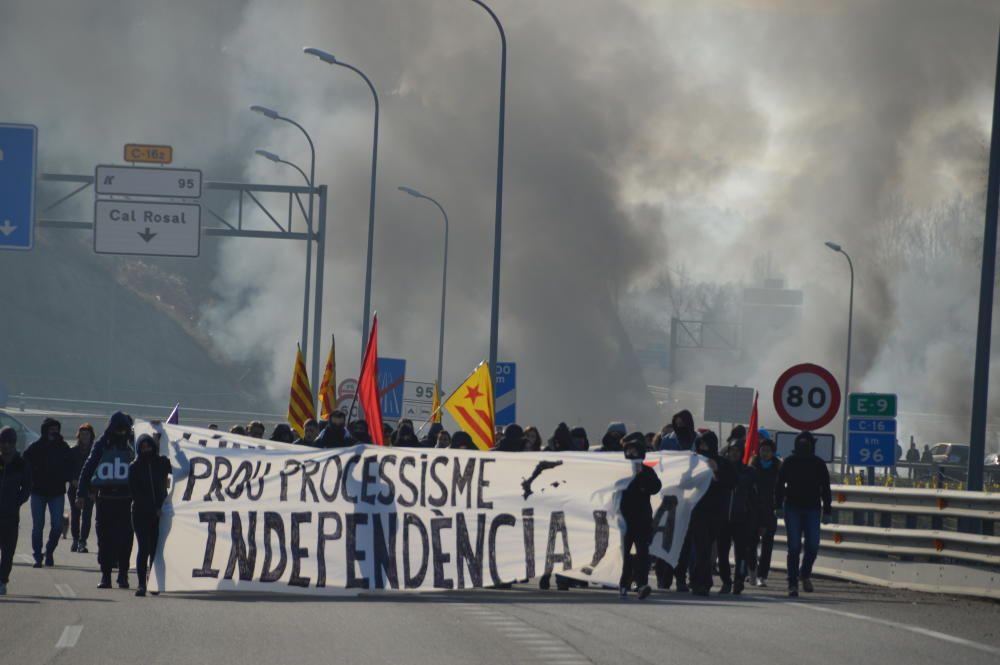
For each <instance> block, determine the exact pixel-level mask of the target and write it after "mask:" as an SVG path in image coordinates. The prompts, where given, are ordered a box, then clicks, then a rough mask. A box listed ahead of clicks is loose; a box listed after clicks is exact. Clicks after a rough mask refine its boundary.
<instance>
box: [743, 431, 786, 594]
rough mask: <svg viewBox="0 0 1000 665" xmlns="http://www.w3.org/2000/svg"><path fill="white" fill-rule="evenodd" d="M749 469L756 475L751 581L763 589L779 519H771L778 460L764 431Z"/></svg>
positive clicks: (768, 570) (779, 463)
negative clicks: (755, 519) (755, 522)
mask: <svg viewBox="0 0 1000 665" xmlns="http://www.w3.org/2000/svg"><path fill="white" fill-rule="evenodd" d="M750 466H751V468H753V470H754V471H755V472H756V474H757V527H756V528H755V529H754V531H753V542H752V545H751V550H752V553H753V555H754V556H753V558H752V559H751V560H750V561H751V563H755V564H756V565H755V566H754V568H755V570H754V571H753V574H752V575H751V577H750V580H751V583H754V584H756V585H757V586H759V587H766V586H767V576H768V574H769V573H770V572H771V552H772V551H774V534H775V533H776V532H777V530H778V519H777V518H776V517H775V516H774V509H775V505H774V486H775V485H776V484H777V482H778V469H780V468H781V459H780V458H779V457H778V456H777V455H776V454H775V446H774V441H772V440H771V437H770V436H768V433H767V431H765V430H761V435H760V448H759V449H758V451H757V454H756V455H754V457H753V459H751V460H750ZM758 548H759V553H758Z"/></svg>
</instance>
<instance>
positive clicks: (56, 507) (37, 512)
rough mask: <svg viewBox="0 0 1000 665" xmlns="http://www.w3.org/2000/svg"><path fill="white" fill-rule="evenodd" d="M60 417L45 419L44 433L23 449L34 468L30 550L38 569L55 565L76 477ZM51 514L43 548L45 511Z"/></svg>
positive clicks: (71, 454) (43, 422) (32, 469)
mask: <svg viewBox="0 0 1000 665" xmlns="http://www.w3.org/2000/svg"><path fill="white" fill-rule="evenodd" d="M61 429H62V427H61V425H60V424H59V421H58V420H54V419H52V418H46V419H45V420H44V421H42V435H41V438H39V439H38V441H35V442H34V443H32V444H31V445H30V446H28V449H27V450H25V451H24V461H25V462H27V463H28V466H29V467H30V468H31V482H32V486H31V549H32V551H33V553H34V557H35V568H41V567H42V561H43V559H42V557H43V554H44V561H45V565H46V566H48V567H52V566H54V565H55V561H53V553H54V552H55V550H56V545H58V544H59V536H60V534H62V523H63V508H64V507H65V506H66V485H67V483H69V481H70V479H71V478H72V477H73V453H72V451H71V450H70V447H69V444H68V443H66V441H65V440H64V439H63V438H62V433H61ZM46 510H47V511H48V513H49V522H50V530H49V537H48V539H47V540H46V542H45V548H44V550H43V549H42V536H43V532H44V531H45V512H46Z"/></svg>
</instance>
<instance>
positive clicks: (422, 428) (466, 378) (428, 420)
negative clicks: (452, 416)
mask: <svg viewBox="0 0 1000 665" xmlns="http://www.w3.org/2000/svg"><path fill="white" fill-rule="evenodd" d="M485 364H487V363H486V361H485V360H483V361H481V362H480V363H479V364H478V365H476V368H475V369H474V370H472V371H471V372H469V374H468V375H467V376H466V377H465V378H464V379H462V382H461V383H459V384H458V387H457V388H455V389H454V390H453V391H451V394H450V395H448V397H446V398H445V399H443V400H441V404H440V405H439V406H438V408H437V410H435V411H434V413H432V414H431V416H430V418H428V419H427V420H425V421H424V424H423V425H421V426H420V429H418V430H417V434H420V433H421V432H423V431H424V428H425V427H427V424H428V423H429V422H430V421H431V420H432V419H433V418H434V415H435V414H436V413H438V412H439V411H441V409H443V408H444V405H445V402H447V401H448V400H450V399H451V398H452V397H454V396H455V393H457V392H458V391H459V390H461V388H462V386H464V385H465V382H466V381H468V380H469V379H471V378H472V375H473V374H475V373H476V372H478V371H479V368H480V367H482V366H483V365H485ZM490 380H491V381H492V380H493V375H492V374H491V375H490ZM440 389H441V388H440V386H438V390H440Z"/></svg>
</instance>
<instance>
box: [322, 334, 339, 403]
mask: <svg viewBox="0 0 1000 665" xmlns="http://www.w3.org/2000/svg"><path fill="white" fill-rule="evenodd" d="M336 390H337V340H336V338H334V337H332V336H331V337H330V355H329V356H327V358H326V367H325V368H323V380H322V381H320V382H319V417H320V418H321V419H322V420H329V419H330V414H331V413H333V410H334V409H336V408H337V396H336V395H335V394H334V393H335V392H336Z"/></svg>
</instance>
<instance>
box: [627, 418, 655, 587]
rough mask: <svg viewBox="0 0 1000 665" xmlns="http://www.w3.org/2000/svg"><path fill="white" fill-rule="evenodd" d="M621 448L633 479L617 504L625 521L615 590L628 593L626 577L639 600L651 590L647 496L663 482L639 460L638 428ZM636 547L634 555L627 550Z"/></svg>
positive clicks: (642, 444) (643, 446)
mask: <svg viewBox="0 0 1000 665" xmlns="http://www.w3.org/2000/svg"><path fill="white" fill-rule="evenodd" d="M622 444H623V445H622V448H623V450H624V453H625V459H627V460H629V461H630V462H631V463H632V479H631V480H630V481H629V484H628V486H627V487H626V488H625V490H624V491H623V492H622V496H621V502H620V504H619V506H620V510H621V514H622V519H623V520H624V521H625V535H624V538H623V541H622V575H621V578H620V579H619V581H618V594H619V595H620V596H621V597H622V598H625V597H626V596H627V595H628V588H629V581H632V582H635V584H636V588H637V589H638V594H639V600H645V599H646V598H647V597H648V596H649V594H650V593H651V589H650V588H649V543H650V541H651V540H652V539H653V508H652V506H651V504H650V497H652V496H653V495H655V494H658V493H659V491H660V490H661V489H662V488H663V483H661V482H660V479H659V478H658V477H657V476H656V473H655V472H654V471H653V470H652V469H651V468H649V467H648V466H646V465H645V464H643V463H642V461H643V460H644V459H645V458H646V441H645V437H644V436H643V434H642V433H641V432H633V433H632V434H629V435H628V436H626V437H625V438H624V440H623V441H622ZM633 546H634V547H635V555H631V554H629V553H630V552H631V551H632V548H633Z"/></svg>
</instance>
